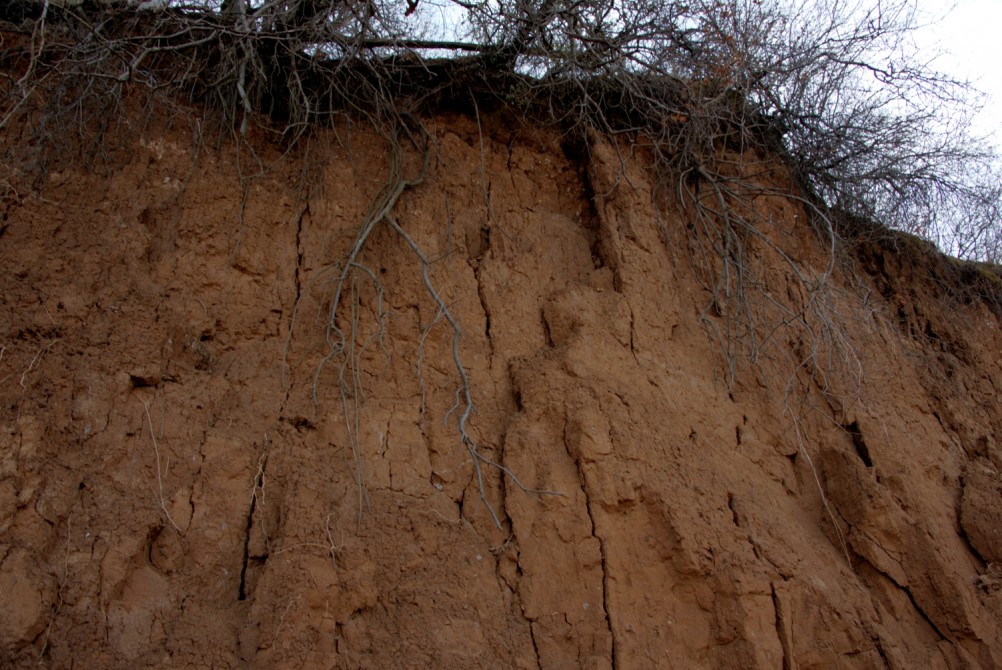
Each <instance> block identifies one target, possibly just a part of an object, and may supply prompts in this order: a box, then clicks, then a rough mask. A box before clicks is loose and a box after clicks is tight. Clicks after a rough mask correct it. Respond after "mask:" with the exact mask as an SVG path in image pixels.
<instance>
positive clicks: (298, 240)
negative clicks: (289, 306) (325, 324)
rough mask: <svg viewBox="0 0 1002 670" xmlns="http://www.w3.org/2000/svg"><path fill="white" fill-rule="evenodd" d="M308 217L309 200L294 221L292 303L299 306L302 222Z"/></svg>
mask: <svg viewBox="0 0 1002 670" xmlns="http://www.w3.org/2000/svg"><path fill="white" fill-rule="evenodd" d="M308 216H310V202H309V200H307V201H306V204H305V205H303V211H301V212H300V213H299V219H298V221H296V275H295V282H296V301H295V303H293V304H295V305H298V304H299V298H300V296H301V295H302V293H303V278H302V272H303V221H304V219H306V217H308Z"/></svg>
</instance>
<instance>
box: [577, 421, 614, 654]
mask: <svg viewBox="0 0 1002 670" xmlns="http://www.w3.org/2000/svg"><path fill="white" fill-rule="evenodd" d="M563 442H564V449H565V450H566V451H567V455H568V456H570V457H571V460H573V461H574V466H575V467H576V468H577V471H578V479H579V480H580V481H581V492H582V493H584V497H585V510H587V512H588V521H589V522H590V523H591V536H592V537H594V538H595V539H596V540H598V548H599V553H600V554H601V556H602V614H603V615H605V625H606V627H607V628H608V629H609V639H610V640H612V654H611V656H612V658H611V659H610V661H611V664H612V669H613V670H616V668H617V667H619V666H618V663H617V661H616V631H615V630H614V629H613V627H612V617H610V616H609V559H608V552H607V551H606V547H605V540H604V539H603V538H602V536H601V535H599V533H598V531H597V528H596V526H595V515H594V514H593V513H592V509H591V507H592V502H591V496H590V495H589V494H588V479H587V475H586V474H585V471H584V468H582V467H581V458H580V455H575V454H574V451H577V450H576V449H575V450H573V451H572V450H571V448H570V445H569V444H568V443H567V420H566V418H565V419H564V429H563Z"/></svg>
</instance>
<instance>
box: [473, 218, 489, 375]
mask: <svg viewBox="0 0 1002 670" xmlns="http://www.w3.org/2000/svg"><path fill="white" fill-rule="evenodd" d="M481 240H482V245H483V246H482V250H481V252H480V254H478V257H477V259H476V262H474V263H472V266H473V277H474V279H475V280H476V282H477V297H478V298H479V299H480V308H481V309H483V310H484V337H486V338H487V366H488V367H492V366H493V365H494V340H493V339H492V338H491V309H490V306H489V305H488V302H489V301H488V300H487V296H486V295H485V293H484V282H483V281H482V277H481V275H482V273H483V271H482V267H483V258H484V256H486V255H487V254H488V253H490V251H491V229H490V226H485V227H484V228H482V229H481Z"/></svg>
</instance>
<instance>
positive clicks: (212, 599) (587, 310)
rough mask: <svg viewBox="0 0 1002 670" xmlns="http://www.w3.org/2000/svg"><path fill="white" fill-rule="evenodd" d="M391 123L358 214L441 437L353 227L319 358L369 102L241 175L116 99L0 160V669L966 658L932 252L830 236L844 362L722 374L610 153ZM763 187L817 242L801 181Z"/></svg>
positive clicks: (776, 216)
mask: <svg viewBox="0 0 1002 670" xmlns="http://www.w3.org/2000/svg"><path fill="white" fill-rule="evenodd" d="M426 123H427V126H428V128H429V129H430V132H431V136H432V138H433V139H434V143H433V145H434V149H433V154H432V163H431V169H430V173H429V175H428V177H427V178H426V179H425V180H424V182H423V183H421V184H419V185H415V186H414V187H412V188H410V189H408V190H406V192H404V193H403V195H401V197H400V199H399V200H398V201H397V202H396V204H395V207H394V208H393V215H394V217H395V220H396V221H397V222H398V223H399V225H400V227H401V229H403V230H404V231H406V232H407V234H408V235H409V236H410V237H411V238H412V239H413V240H414V241H415V242H416V243H417V244H418V245H419V246H420V248H421V250H422V252H423V253H424V254H425V256H426V257H427V259H428V260H429V261H431V263H430V266H429V272H428V279H429V281H430V282H431V284H432V286H433V287H434V288H435V289H436V290H437V291H438V292H439V295H440V296H441V298H442V299H443V301H444V303H445V304H446V305H447V307H448V310H449V313H450V315H451V316H452V317H454V319H455V321H456V323H457V324H458V325H459V327H460V328H461V331H462V336H461V338H460V339H459V341H458V346H457V349H456V350H455V351H456V352H458V354H459V356H460V358H461V362H462V364H463V366H464V369H465V371H466V374H467V376H468V380H469V388H470V389H471V392H472V400H473V402H474V404H475V411H474V412H473V413H472V414H471V416H470V418H469V423H468V436H469V438H470V441H469V443H468V444H464V443H463V442H462V441H461V440H460V434H459V431H458V429H457V420H458V419H459V417H460V415H461V414H462V412H463V410H464V404H463V402H462V400H463V399H462V396H461V395H457V388H460V390H461V384H460V381H461V380H460V377H459V376H458V372H457V368H456V366H455V362H454V350H453V342H454V337H453V336H454V332H453V329H452V328H451V327H450V324H449V322H448V319H447V318H443V317H442V316H441V314H440V311H439V308H438V306H437V305H436V303H435V301H434V300H433V299H432V297H431V296H430V294H429V293H428V290H427V288H426V285H425V282H424V280H423V277H422V267H421V263H420V262H419V260H418V257H417V256H416V255H415V253H414V252H413V251H412V250H411V248H410V247H409V246H408V244H407V242H406V240H405V239H404V237H402V236H401V235H400V234H399V233H398V232H397V231H395V230H393V229H392V227H391V226H390V225H389V224H388V223H386V222H383V223H380V224H379V225H378V226H377V227H376V228H375V229H374V231H373V233H372V236H371V237H370V238H369V240H368V243H367V245H366V248H365V250H364V253H363V254H362V255H361V256H360V257H359V259H358V261H359V263H358V265H359V267H358V268H356V271H355V272H354V273H353V274H352V276H353V277H354V279H352V280H350V281H349V283H348V284H347V285H346V291H345V300H344V301H343V302H342V305H341V310H340V312H339V320H338V321H337V323H338V324H339V326H340V328H341V329H342V330H344V331H345V332H347V333H351V332H354V335H355V336H354V338H351V337H349V338H348V342H349V346H348V347H347V348H346V355H347V357H348V360H349V361H354V364H351V363H349V364H348V365H347V366H345V367H344V368H343V369H344V371H345V372H344V374H343V375H342V374H340V372H341V370H342V366H343V365H344V363H343V361H344V357H343V356H337V355H335V356H329V354H330V348H329V345H328V338H327V328H326V325H327V320H328V316H327V315H328V309H329V305H328V304H327V301H328V300H329V299H330V295H331V293H332V291H333V286H334V282H336V280H337V277H338V276H339V273H340V272H341V267H342V266H341V265H339V259H343V258H344V255H345V254H346V252H347V251H348V250H349V249H350V248H351V246H352V243H353V240H354V238H355V235H356V234H357V233H358V231H359V228H360V225H362V223H363V222H364V221H366V220H371V214H373V212H372V211H371V209H370V208H371V207H372V203H373V202H375V201H378V197H377V196H378V194H379V192H380V189H382V188H383V187H384V185H385V184H386V183H387V178H388V177H387V175H388V174H389V173H390V171H391V165H390V152H389V149H388V145H387V143H386V141H385V140H384V139H383V138H382V137H380V136H379V135H378V134H375V133H373V132H371V131H369V130H366V129H364V128H360V127H353V128H349V127H344V128H341V129H340V131H339V133H338V134H337V135H334V134H331V135H330V136H328V137H326V138H324V137H321V138H319V139H317V140H316V141H313V142H312V143H311V144H310V145H309V148H308V149H307V148H305V147H304V148H302V149H301V151H302V152H303V153H304V154H308V155H305V156H296V157H288V156H283V155H282V154H281V153H280V151H279V150H278V149H277V148H275V147H270V146H268V145H267V144H266V143H264V142H259V143H257V151H258V156H257V158H258V159H260V162H257V161H256V160H252V159H251V157H249V156H248V155H247V154H246V153H244V154H242V155H241V157H240V160H239V164H240V167H241V169H242V171H243V172H244V173H245V178H244V179H243V180H241V179H240V176H239V172H240V170H238V167H237V164H238V156H237V154H236V150H235V149H234V147H233V146H231V145H225V146H224V147H223V148H222V149H220V150H218V151H215V150H208V149H203V150H201V151H196V150H195V148H194V146H193V145H192V142H191V139H190V138H191V135H190V133H188V132H186V131H182V130H170V129H168V128H167V127H166V126H164V127H154V128H151V129H148V130H146V131H144V132H143V133H142V134H141V137H140V136H138V135H137V136H136V137H133V138H127V139H125V138H123V139H122V143H123V146H122V147H120V149H122V150H123V151H124V152H125V153H127V154H128V159H127V160H123V161H121V162H120V163H118V164H117V165H116V167H115V168H114V169H112V170H111V171H110V172H109V173H108V174H106V175H99V174H95V173H93V172H89V171H87V170H85V169H84V168H83V167H82V166H81V165H78V164H74V163H71V162H67V163H66V164H61V165H52V166H50V172H49V175H48V181H47V183H46V184H45V185H44V187H43V188H42V189H41V190H40V191H38V192H25V191H21V190H14V189H8V190H7V192H6V200H5V203H6V210H5V214H4V221H3V224H2V227H0V266H2V272H0V295H2V296H3V299H2V303H0V304H2V307H0V379H2V380H3V381H2V386H0V401H2V405H0V426H2V432H0V592H3V593H4V594H5V602H6V605H5V607H4V609H5V613H4V615H3V616H0V660H2V661H3V663H2V664H3V665H8V666H14V667H27V666H29V665H32V666H33V665H36V664H40V665H42V666H43V667H53V668H56V667H308V668H313V667H318V668H331V667H346V668H355V667H372V668H377V667H380V668H381V667H464V668H497V667H518V668H535V667H542V668H558V667H586V668H609V667H618V668H648V667H678V668H695V667H707V668H709V667H721V668H724V667H734V668H778V667H782V668H787V669H790V668H811V667H832V666H837V667H859V668H871V667H884V666H887V667H892V668H908V667H931V668H935V667H941V668H955V667H982V668H990V667H998V666H1000V665H1002V630H1000V614H1002V595H1000V593H999V585H1000V583H1002V582H1000V580H1002V575H1000V574H999V566H1000V565H1002V533H1000V528H1002V523H1000V521H999V519H1002V484H1000V478H999V470H1000V468H1002V447H1000V445H999V442H998V435H999V434H1000V429H1002V412H1000V411H999V407H998V394H999V386H1000V385H1002V369H1000V364H999V352H1000V351H1002V335H1000V330H999V326H1000V319H999V316H998V315H997V314H996V313H995V312H993V311H992V310H991V309H989V307H987V306H986V305H985V303H984V302H981V301H978V300H974V301H968V303H967V304H964V303H963V302H962V301H959V300H957V299H956V298H955V297H953V296H951V295H949V293H950V291H949V290H948V289H949V287H944V286H943V285H942V282H941V281H939V280H940V279H941V274H937V273H938V272H939V270H937V268H939V267H940V266H939V265H937V263H945V262H946V261H941V260H939V259H937V258H935V257H934V256H933V255H931V254H929V253H928V252H927V251H925V252H921V250H920V249H919V248H918V247H916V246H915V245H913V244H912V245H909V244H904V245H903V246H901V247H900V248H898V249H895V248H894V246H893V244H890V243H887V242H880V241H874V242H864V243H861V245H860V246H859V248H858V249H859V256H858V258H857V259H855V260H854V261H853V263H852V264H850V265H849V266H847V267H846V268H844V269H842V270H840V271H839V272H837V273H836V275H835V276H834V277H833V278H832V279H831V281H830V284H829V289H828V291H827V293H826V296H827V297H826V300H829V301H831V306H832V309H831V311H830V313H831V314H832V315H835V316H834V317H833V318H835V320H836V321H837V323H834V325H836V326H838V327H837V328H836V329H834V331H833V332H837V333H839V336H840V337H843V340H842V342H841V343H840V344H839V346H838V351H840V352H842V354H841V358H840V360H841V361H842V362H841V363H840V364H838V365H836V366H834V367H832V368H828V367H825V366H822V368H819V369H824V370H830V374H827V375H821V374H812V369H810V368H807V367H801V368H800V369H799V372H798V371H797V369H798V368H797V364H796V362H797V361H802V360H803V359H804V357H805V353H804V352H805V350H808V353H809V350H810V349H811V348H812V345H811V343H810V342H805V341H804V340H803V338H801V339H799V340H798V338H797V337H795V336H794V335H791V334H790V333H793V332H795V331H790V330H782V329H781V330H780V331H777V332H778V333H779V334H778V335H777V336H776V337H775V338H774V342H773V343H772V345H771V348H764V349H762V352H761V360H759V361H758V364H757V365H755V366H752V365H749V364H748V362H747V361H742V362H739V365H738V368H739V369H738V373H737V375H736V376H735V380H734V383H733V384H731V385H729V384H728V383H727V377H728V371H727V361H726V360H725V359H724V357H722V356H721V353H720V352H721V349H720V347H719V346H718V343H717V342H715V341H714V339H713V338H712V336H711V335H709V334H708V333H710V332H712V329H711V330H708V329H707V327H706V324H704V322H703V321H702V320H701V316H705V317H706V319H709V320H710V321H711V322H712V320H713V319H721V318H723V317H721V316H720V315H719V314H717V313H715V312H714V311H713V310H710V311H707V310H706V306H707V302H708V300H709V294H708V292H707V291H706V290H705V288H704V286H705V281H704V280H703V278H701V276H700V274H699V271H698V264H694V263H693V262H691V260H690V258H689V255H688V252H687V245H686V239H687V235H690V234H691V230H690V229H689V228H688V227H687V226H689V224H690V223H691V221H687V220H686V219H685V217H684V216H679V215H676V214H673V213H672V209H671V208H670V207H664V206H662V207H655V202H657V201H659V198H655V197H654V195H653V190H654V183H655V177H654V175H653V172H652V171H651V169H650V167H649V165H648V160H647V159H646V158H645V155H644V152H643V151H641V150H639V149H636V148H635V147H629V146H626V145H624V146H621V147H619V150H618V151H617V150H616V148H615V147H614V146H613V145H612V144H611V143H610V142H609V141H608V140H603V139H601V138H593V140H592V146H591V147H590V151H589V152H588V153H587V154H583V153H582V154H580V155H579V154H575V153H574V152H567V151H564V150H563V149H562V147H561V145H560V140H559V138H558V137H556V136H554V135H550V134H548V133H546V132H543V131H539V130H532V129H530V128H526V127H519V128H517V129H514V130H511V129H509V127H508V126H507V125H506V123H504V122H503V121H502V120H501V119H499V118H495V119H490V118H485V119H483V120H482V127H483V130H482V132H481V131H479V130H478V122H477V120H475V119H470V118H467V117H464V116H442V117H439V118H436V119H430V120H427V122H426ZM259 166H260V167H263V168H264V169H263V171H262V172H261V173H260V174H257V172H258V168H259ZM304 166H305V167H304ZM404 167H405V169H406V170H407V171H411V172H413V171H414V170H415V169H417V159H416V158H415V157H413V156H411V157H410V158H409V159H408V160H407V161H406V162H405V165H404ZM251 170H253V171H254V173H255V174H247V173H248V172H249V171H251ZM777 172H778V171H777ZM761 179H763V180H764V183H765V184H766V185H771V186H776V187H778V188H784V186H783V183H782V179H781V176H776V175H775V174H774V175H771V176H770V175H769V174H765V175H764V176H762V177H761ZM770 180H771V181H770ZM763 207H766V208H767V214H768V220H770V221H772V222H773V223H772V229H771V230H769V231H766V233H767V235H772V236H774V239H776V240H781V241H782V243H783V245H784V248H786V249H792V250H795V251H796V252H797V254H798V258H799V259H802V262H803V267H805V268H813V270H814V271H819V270H818V269H819V268H820V267H821V266H822V265H823V260H824V249H822V248H821V247H820V246H819V244H818V242H817V239H816V237H815V236H814V235H813V234H812V233H811V232H810V231H809V230H808V227H807V226H805V225H803V223H802V222H803V220H804V219H805V213H804V212H803V210H802V209H800V208H799V207H798V206H797V205H796V203H795V202H789V201H782V200H780V199H776V200H774V201H769V202H766V203H765V204H764V205H763ZM367 215H369V219H367ZM759 246H760V249H759V252H757V256H756V258H757V261H756V262H760V263H761V264H762V268H761V271H760V275H759V276H760V278H761V281H762V282H763V283H764V284H763V285H764V290H767V291H768V294H769V295H770V296H784V297H783V298H782V299H783V300H787V298H788V300H789V301H791V304H792V303H796V302H797V301H800V302H803V300H804V299H805V296H804V295H802V294H803V284H802V282H798V281H796V278H795V277H794V276H793V273H792V272H791V271H790V268H789V267H787V266H785V265H784V264H783V263H781V262H779V261H778V260H776V259H775V256H774V255H770V254H769V253H767V252H768V249H767V248H766V246H765V245H759ZM770 258H772V259H773V260H770ZM352 324H354V327H352ZM821 350H822V351H825V350H826V349H825V348H824V347H822V348H821ZM789 361H794V365H793V366H792V367H791V366H790V365H789V364H788V362H789ZM853 370H856V372H857V373H858V374H855V373H853ZM794 388H800V389H804V390H803V392H800V393H799V394H797V393H794V391H793V390H792V389H794ZM833 398H837V399H839V400H838V401H837V402H836V401H833ZM791 399H794V400H795V401H793V400H791ZM474 443H475V445H476V449H477V450H478V452H477V453H479V454H480V455H481V456H482V457H483V458H484V459H485V460H483V461H480V462H479V463H480V465H481V470H482V473H483V477H484V485H483V491H484V499H482V498H481V493H480V488H479V486H478V483H477V479H476V472H475V468H474V461H473V459H472V452H471V450H470V448H471V446H472V445H473V444H474ZM487 460H489V461H493V462H494V463H496V464H497V465H499V466H501V467H503V468H505V469H506V470H507V471H508V472H510V473H511V474H512V475H514V476H515V477H517V478H518V482H517V483H516V482H515V481H514V480H513V479H511V478H510V477H504V478H502V477H500V471H499V469H498V468H496V467H493V466H491V465H490V464H489V463H487ZM518 484H521V485H522V487H524V489H525V490H523V488H520V486H519V485H518ZM535 491H539V492H535ZM488 505H489V506H488ZM491 509H493V510H494V512H495V513H496V514H497V517H498V518H499V520H500V525H501V527H500V528H498V527H497V526H496V525H495V523H494V521H493V519H492V516H491Z"/></svg>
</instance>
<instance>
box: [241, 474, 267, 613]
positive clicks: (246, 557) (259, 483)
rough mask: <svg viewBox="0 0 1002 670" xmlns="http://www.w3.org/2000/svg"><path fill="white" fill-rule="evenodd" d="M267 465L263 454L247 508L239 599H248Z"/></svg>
mask: <svg viewBox="0 0 1002 670" xmlns="http://www.w3.org/2000/svg"><path fill="white" fill-rule="evenodd" d="M267 465H268V457H267V455H263V456H262V458H261V465H260V467H259V468H258V471H257V476H255V477H254V489H253V493H252V494H251V501H250V505H249V507H248V509H247V525H246V526H245V527H244V553H243V558H242V560H241V563H240V587H239V590H238V591H237V600H247V566H248V565H249V564H250V537H251V527H252V526H253V525H254V510H255V509H257V492H258V491H259V490H261V488H262V487H263V486H264V469H265V467H267Z"/></svg>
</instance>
